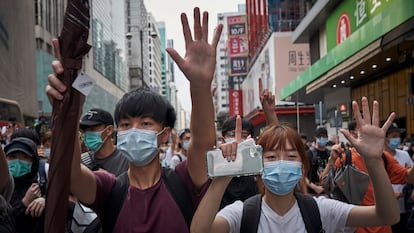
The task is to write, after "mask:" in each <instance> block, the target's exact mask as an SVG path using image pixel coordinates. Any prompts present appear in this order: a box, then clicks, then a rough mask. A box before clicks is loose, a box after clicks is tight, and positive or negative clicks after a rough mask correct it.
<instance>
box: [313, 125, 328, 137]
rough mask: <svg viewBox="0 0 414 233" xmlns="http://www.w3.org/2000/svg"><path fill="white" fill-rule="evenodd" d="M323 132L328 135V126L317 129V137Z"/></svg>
mask: <svg viewBox="0 0 414 233" xmlns="http://www.w3.org/2000/svg"><path fill="white" fill-rule="evenodd" d="M322 134H323V135H326V136H328V131H327V130H326V128H323V127H320V128H317V129H316V131H315V137H319V136H320V135H322Z"/></svg>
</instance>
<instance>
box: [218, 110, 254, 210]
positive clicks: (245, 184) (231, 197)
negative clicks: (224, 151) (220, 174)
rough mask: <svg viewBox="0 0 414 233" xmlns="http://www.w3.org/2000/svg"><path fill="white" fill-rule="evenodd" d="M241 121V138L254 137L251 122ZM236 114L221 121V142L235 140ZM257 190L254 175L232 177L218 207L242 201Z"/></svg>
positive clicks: (242, 119) (243, 119)
mask: <svg viewBox="0 0 414 233" xmlns="http://www.w3.org/2000/svg"><path fill="white" fill-rule="evenodd" d="M241 121H242V135H241V139H242V140H246V139H247V138H248V137H252V138H254V128H253V124H252V123H251V122H250V121H249V120H247V119H245V118H243V117H242V118H241ZM235 129H236V116H233V117H230V118H228V119H227V120H225V121H224V122H223V125H222V127H221V135H223V136H222V143H229V142H233V141H234V140H235ZM258 192H259V190H258V186H257V184H256V179H255V177H254V176H240V177H234V178H233V179H232V181H231V182H230V184H229V185H228V186H227V189H226V192H224V195H223V199H222V200H221V205H220V208H223V207H225V206H227V205H229V204H232V203H233V202H235V201H237V200H240V201H244V200H246V199H247V198H249V197H251V196H253V195H255V194H257V193H258Z"/></svg>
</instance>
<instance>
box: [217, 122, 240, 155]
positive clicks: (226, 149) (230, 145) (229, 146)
mask: <svg viewBox="0 0 414 233" xmlns="http://www.w3.org/2000/svg"><path fill="white" fill-rule="evenodd" d="M234 136H235V140H234V141H232V142H227V143H223V144H221V145H220V146H219V148H220V150H221V151H222V152H223V157H225V158H227V160H228V161H234V160H236V154H237V145H238V144H239V143H240V142H241V136H242V120H241V117H240V116H239V115H237V117H236V128H235V130H234Z"/></svg>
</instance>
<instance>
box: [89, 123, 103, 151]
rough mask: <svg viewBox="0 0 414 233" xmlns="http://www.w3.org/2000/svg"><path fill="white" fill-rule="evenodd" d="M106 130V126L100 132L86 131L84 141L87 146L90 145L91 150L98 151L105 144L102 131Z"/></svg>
mask: <svg viewBox="0 0 414 233" xmlns="http://www.w3.org/2000/svg"><path fill="white" fill-rule="evenodd" d="M105 130H106V128H105V129H104V130H102V131H100V132H85V134H84V136H85V138H84V142H85V146H86V147H88V149H89V150H91V151H98V150H99V149H101V147H102V145H103V143H104V142H103V141H102V133H103V132H104V131H105Z"/></svg>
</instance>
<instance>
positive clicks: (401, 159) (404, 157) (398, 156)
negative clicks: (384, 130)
mask: <svg viewBox="0 0 414 233" xmlns="http://www.w3.org/2000/svg"><path fill="white" fill-rule="evenodd" d="M394 159H395V160H397V161H398V163H399V164H400V165H401V166H402V167H406V166H409V167H412V166H413V165H414V162H413V160H412V159H411V157H410V155H409V154H408V152H407V151H404V150H399V149H396V150H395V155H394ZM404 186H405V184H393V185H392V189H394V191H396V192H402V191H403V188H404ZM397 201H398V206H399V207H400V213H405V203H404V197H401V198H398V199H397Z"/></svg>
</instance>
